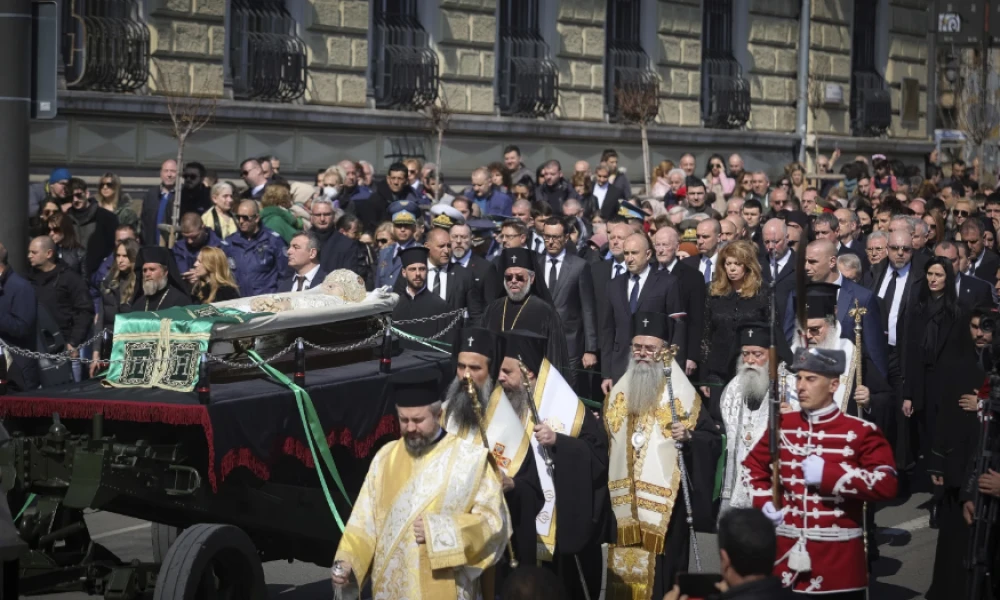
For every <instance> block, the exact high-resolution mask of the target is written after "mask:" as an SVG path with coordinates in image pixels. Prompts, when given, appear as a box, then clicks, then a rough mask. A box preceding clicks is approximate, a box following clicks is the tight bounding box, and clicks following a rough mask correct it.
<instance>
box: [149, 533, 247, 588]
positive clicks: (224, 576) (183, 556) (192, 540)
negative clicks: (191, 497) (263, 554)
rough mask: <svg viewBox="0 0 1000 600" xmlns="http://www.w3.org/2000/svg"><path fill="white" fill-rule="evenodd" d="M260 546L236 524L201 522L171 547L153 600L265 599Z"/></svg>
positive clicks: (159, 576) (161, 569) (157, 580)
mask: <svg viewBox="0 0 1000 600" xmlns="http://www.w3.org/2000/svg"><path fill="white" fill-rule="evenodd" d="M266 597H267V589H266V587H265V585H264V569H263V568H262V567H261V564H260V557H259V556H258V555H257V548H256V547H255V546H254V544H253V542H252V541H250V538H249V537H248V536H247V534H246V533H244V532H243V530H242V529H240V528H239V527H235V526H233V525H211V524H208V523H200V524H198V525H194V526H192V527H189V528H187V529H185V530H184V531H183V532H181V534H180V535H179V536H177V541H175V542H174V543H173V545H171V546H170V550H169V551H168V552H167V556H166V557H165V559H164V561H163V566H162V567H161V568H160V573H159V574H158V575H157V577H156V591H155V593H154V595H153V600H265V598H266Z"/></svg>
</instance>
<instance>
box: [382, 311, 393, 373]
mask: <svg viewBox="0 0 1000 600" xmlns="http://www.w3.org/2000/svg"><path fill="white" fill-rule="evenodd" d="M390 371H392V318H390V317H386V318H385V332H384V333H383V334H382V362H381V363H380V364H379V372H380V373H389V372H390Z"/></svg>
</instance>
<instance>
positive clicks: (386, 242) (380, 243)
mask: <svg viewBox="0 0 1000 600" xmlns="http://www.w3.org/2000/svg"><path fill="white" fill-rule="evenodd" d="M375 241H376V242H377V243H378V245H379V246H381V245H383V244H388V243H389V240H387V239H385V238H377V239H376V240H375Z"/></svg>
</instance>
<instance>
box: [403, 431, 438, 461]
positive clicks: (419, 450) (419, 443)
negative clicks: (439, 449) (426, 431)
mask: <svg viewBox="0 0 1000 600" xmlns="http://www.w3.org/2000/svg"><path fill="white" fill-rule="evenodd" d="M439 433H441V430H440V429H438V430H437V431H435V432H434V433H433V434H431V435H429V436H424V435H423V434H416V435H415V436H414V437H410V436H408V435H407V436H404V437H403V444H404V445H405V446H406V451H407V452H409V453H410V454H411V455H413V456H420V455H421V454H423V453H424V452H426V451H427V448H429V447H430V445H431V443H432V442H433V441H434V439H435V438H437V436H438V434H439Z"/></svg>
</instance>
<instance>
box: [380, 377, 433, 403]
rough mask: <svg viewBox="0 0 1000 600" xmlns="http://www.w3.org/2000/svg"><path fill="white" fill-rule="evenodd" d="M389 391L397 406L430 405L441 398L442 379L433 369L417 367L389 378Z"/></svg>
mask: <svg viewBox="0 0 1000 600" xmlns="http://www.w3.org/2000/svg"><path fill="white" fill-rule="evenodd" d="M389 392H390V394H391V397H392V398H393V400H395V402H396V406H397V407H402V408H416V407H418V406H429V405H431V404H434V403H435V402H437V401H438V400H440V399H441V380H440V378H439V377H438V374H437V372H436V371H434V370H432V369H415V370H411V371H404V372H402V373H398V374H394V375H392V376H390V378H389Z"/></svg>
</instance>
